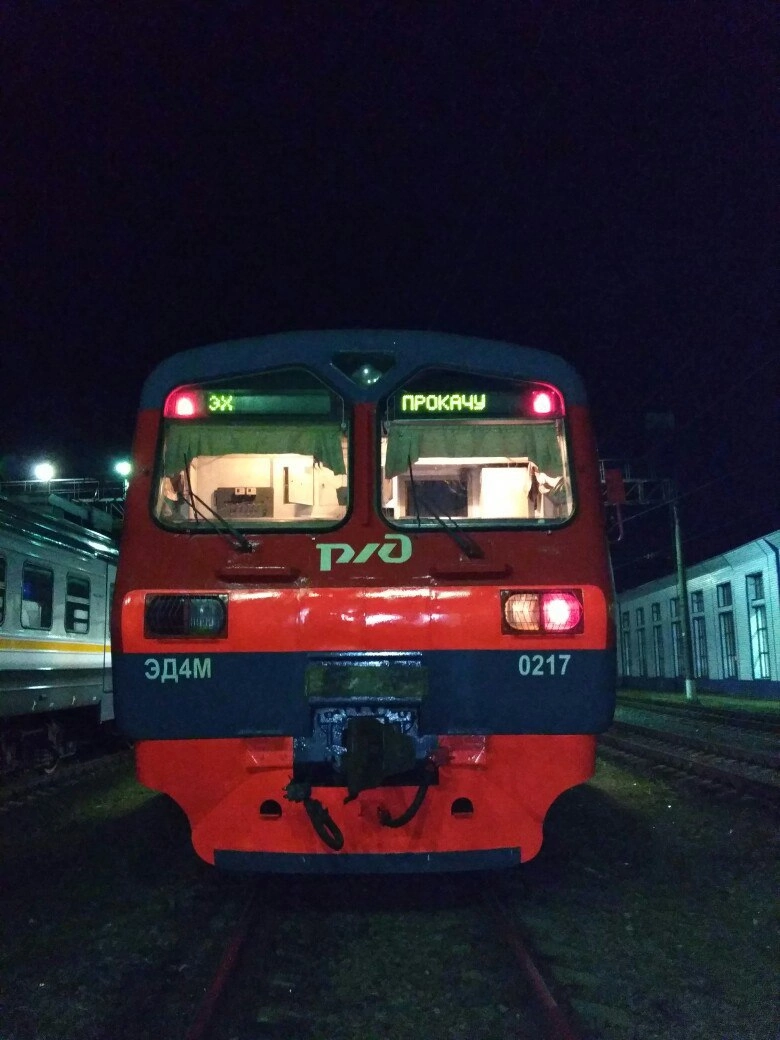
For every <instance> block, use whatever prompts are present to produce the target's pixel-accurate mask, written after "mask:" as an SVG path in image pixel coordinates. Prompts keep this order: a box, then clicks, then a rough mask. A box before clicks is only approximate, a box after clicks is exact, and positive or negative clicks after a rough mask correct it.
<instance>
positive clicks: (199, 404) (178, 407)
mask: <svg viewBox="0 0 780 1040" xmlns="http://www.w3.org/2000/svg"><path fill="white" fill-rule="evenodd" d="M202 413H203V401H202V398H201V394H200V393H198V391H197V390H173V391H171V393H170V394H168V397H167V399H166V401H165V408H164V409H163V414H164V415H165V418H166V419H193V418H195V417H196V416H199V415H201V414H202Z"/></svg>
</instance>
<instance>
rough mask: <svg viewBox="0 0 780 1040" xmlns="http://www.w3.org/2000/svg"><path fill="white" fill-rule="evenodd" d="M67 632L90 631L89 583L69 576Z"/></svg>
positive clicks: (66, 609) (71, 575) (66, 615)
mask: <svg viewBox="0 0 780 1040" xmlns="http://www.w3.org/2000/svg"><path fill="white" fill-rule="evenodd" d="M65 631H66V632H80V633H84V632H88V631H89V581H88V580H87V579H86V578H77V577H76V576H75V575H73V574H69V575H68V581H67V585H66V591H65Z"/></svg>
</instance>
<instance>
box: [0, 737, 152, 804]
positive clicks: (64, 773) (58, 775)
mask: <svg viewBox="0 0 780 1040" xmlns="http://www.w3.org/2000/svg"><path fill="white" fill-rule="evenodd" d="M132 756H133V752H132V751H131V750H130V749H128V748H126V747H113V748H111V749H110V750H105V749H102V750H100V751H92V752H89V753H88V754H86V755H84V757H78V758H68V759H64V760H62V761H60V762H59V763H58V765H57V768H56V770H54V771H52V772H36V771H35V770H32V769H31V770H27V771H26V772H23V773H20V774H19V775H17V776H12V777H6V778H3V779H2V780H0V813H8V812H11V811H13V810H14V809H18V808H21V807H23V806H26V805H29V804H30V803H31V802H34V801H35V800H37V799H38V798H46V797H48V796H50V795H53V794H56V792H57V791H59V790H61V789H62V788H63V787H69V786H70V785H72V784H76V783H79V782H80V781H81V780H84V779H86V778H87V777H89V776H94V775H96V774H97V773H101V772H105V771H106V770H111V769H116V768H119V767H120V766H122V765H125V764H126V763H128V762H130V761H131V760H132Z"/></svg>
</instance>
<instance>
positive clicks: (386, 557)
mask: <svg viewBox="0 0 780 1040" xmlns="http://www.w3.org/2000/svg"><path fill="white" fill-rule="evenodd" d="M315 548H317V549H319V550H320V570H321V571H329V570H331V568H332V567H333V564H334V563H365V562H366V560H370V559H371V557H372V556H373V555H374V553H376V554H377V556H378V557H379V559H380V560H383V561H384V562H385V563H406V561H407V560H408V559H409V557H410V556H411V555H412V540H411V538H407V536H406V535H405V534H386V535H385V540H384V544H383V545H380V544H379V542H368V544H367V545H364V546H363V548H362V549H361V550H360V552H359V553H358V554H357V556H356V555H355V550H354V549H353V548H352V546H351V545H347V543H346V542H319V543H318V544H317V545H316V546H315ZM335 552H337V553H338V554H339V555H338V556H337V557H336V559H335V560H334V559H333V554H334V553H335Z"/></svg>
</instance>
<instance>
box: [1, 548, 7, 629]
mask: <svg viewBox="0 0 780 1040" xmlns="http://www.w3.org/2000/svg"><path fill="white" fill-rule="evenodd" d="M5 569H6V563H5V556H0V625H2V624H3V622H4V621H5Z"/></svg>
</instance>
